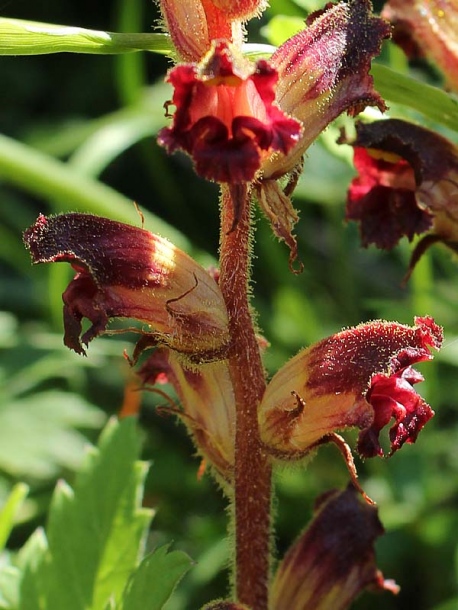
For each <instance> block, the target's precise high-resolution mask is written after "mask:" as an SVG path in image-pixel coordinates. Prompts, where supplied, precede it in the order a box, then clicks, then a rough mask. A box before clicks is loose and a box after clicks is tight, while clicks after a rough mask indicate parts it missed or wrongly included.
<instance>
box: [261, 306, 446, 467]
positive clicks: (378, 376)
mask: <svg viewBox="0 0 458 610" xmlns="http://www.w3.org/2000/svg"><path fill="white" fill-rule="evenodd" d="M441 342H442V329H441V328H440V327H438V326H437V325H436V324H435V323H434V321H433V320H432V318H428V317H425V318H416V319H415V326H413V327H410V326H405V325H402V324H398V323H397V322H383V321H375V322H369V323H366V324H360V325H359V326H356V327H355V328H350V329H347V330H344V331H342V332H340V333H337V334H336V335H333V336H331V337H328V338H327V339H324V340H323V341H320V342H319V343H316V344H314V345H312V346H311V347H309V348H308V349H306V350H303V351H301V352H299V354H298V355H297V356H295V357H294V358H293V359H292V360H290V361H289V362H288V363H287V364H285V365H284V366H283V367H282V368H281V369H280V370H279V371H278V372H277V374H276V375H274V377H273V378H272V380H271V382H270V383H269V385H268V386H267V389H266V392H265V395H264V397H263V399H262V402H261V405H260V408H259V422H260V433H261V438H262V440H263V441H264V443H265V445H266V447H267V448H268V449H269V450H270V451H271V452H272V453H273V454H274V455H276V456H278V457H280V458H281V457H285V458H287V459H288V458H289V457H291V458H294V457H295V456H301V455H304V454H305V453H307V452H308V451H310V450H311V449H312V448H313V447H315V446H317V444H319V443H320V440H321V439H323V438H324V437H326V435H328V434H330V433H333V432H336V431H338V430H342V429H344V428H348V427H358V428H360V429H361V433H360V437H359V443H358V451H359V453H360V454H361V455H362V456H365V457H371V456H374V455H383V450H382V448H381V446H380V443H379V440H378V436H379V432H380V430H381V429H382V428H383V427H384V426H385V425H387V424H388V423H389V422H390V421H391V419H392V418H394V424H393V425H392V427H391V429H390V438H391V450H390V453H394V452H395V451H396V450H397V449H399V448H400V447H401V446H402V445H403V444H404V443H405V442H407V443H413V442H414V441H415V440H416V438H417V435H418V433H419V431H420V430H421V429H422V428H423V426H424V424H425V423H426V421H428V419H430V418H431V417H432V416H433V411H432V410H431V408H430V407H429V405H427V404H426V403H425V402H424V401H423V399H422V398H420V396H418V394H417V393H416V392H415V391H414V389H413V387H412V386H413V384H415V383H417V382H419V381H421V380H422V379H423V378H422V377H421V375H420V374H419V373H416V372H415V371H413V370H412V369H411V365H413V364H415V363H417V362H422V361H424V360H430V359H431V358H432V355H431V353H430V351H429V348H430V347H434V348H436V349H439V348H440V346H441Z"/></svg>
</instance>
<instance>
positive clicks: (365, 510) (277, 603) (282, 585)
mask: <svg viewBox="0 0 458 610" xmlns="http://www.w3.org/2000/svg"><path fill="white" fill-rule="evenodd" d="M383 533H384V530H383V527H382V524H381V523H380V521H379V518H378V516H377V509H376V508H375V507H374V506H368V504H367V503H365V502H364V501H362V499H361V497H360V496H359V494H358V492H356V491H355V489H354V488H352V487H351V486H350V487H349V488H348V489H347V490H346V491H337V490H334V491H331V492H328V493H326V494H323V495H322V496H321V497H320V498H318V500H317V502H316V506H315V516H314V518H313V520H312V522H311V523H310V525H309V526H308V528H307V529H306V530H305V532H304V533H303V534H302V535H301V536H300V537H299V539H298V540H297V541H296V542H295V543H294V544H293V545H292V546H291V548H290V549H289V550H288V552H287V553H286V556H285V557H284V559H283V560H282V561H281V562H280V565H279V566H278V569H277V572H276V574H275V577H274V580H273V583H272V588H271V591H272V598H271V607H272V610H284V609H286V608H287V609H288V610H304V608H310V609H312V608H313V610H344V609H345V608H348V607H349V605H350V604H351V603H352V602H353V601H354V600H355V599H356V597H357V596H358V595H359V594H360V593H361V592H362V591H363V590H364V589H366V588H371V589H375V590H386V591H391V592H392V593H397V592H398V591H399V587H398V586H397V585H396V583H394V581H392V580H385V579H384V578H383V574H382V573H381V572H380V571H379V570H378V569H377V566H376V564H375V552H374V543H375V540H376V539H377V538H378V537H379V536H381V535H382V534H383Z"/></svg>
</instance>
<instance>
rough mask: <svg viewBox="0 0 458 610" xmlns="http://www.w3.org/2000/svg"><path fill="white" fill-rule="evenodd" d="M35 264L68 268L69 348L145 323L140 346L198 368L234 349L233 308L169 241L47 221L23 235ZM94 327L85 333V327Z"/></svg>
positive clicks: (77, 220)
mask: <svg viewBox="0 0 458 610" xmlns="http://www.w3.org/2000/svg"><path fill="white" fill-rule="evenodd" d="M24 241H25V244H26V246H27V248H28V249H29V250H30V253H31V255H32V260H33V262H34V263H51V262H68V263H70V264H71V265H72V267H73V268H74V269H75V271H76V275H75V277H74V279H73V280H72V281H71V282H70V284H69V286H68V288H67V290H66V291H65V292H64V294H63V301H64V325H65V336H64V342H65V345H67V346H68V347H70V348H71V349H73V350H75V351H76V352H78V353H84V349H83V345H82V344H86V345H87V344H88V343H89V342H90V341H91V340H92V339H93V338H94V337H96V336H98V335H100V334H101V333H103V332H105V331H106V329H107V325H108V323H109V321H110V320H111V319H113V318H131V319H134V320H137V321H139V322H142V323H144V325H145V327H143V328H142V329H139V332H140V330H141V333H142V339H140V342H139V344H140V345H141V346H146V345H147V344H148V343H149V344H153V343H162V344H166V345H168V346H169V347H171V348H173V349H174V350H177V351H179V352H181V353H183V354H187V355H188V356H189V357H191V358H193V359H195V360H197V361H199V360H207V359H208V360H214V359H218V358H220V357H221V356H222V354H223V353H224V352H225V349H226V346H227V344H228V341H229V331H228V320H227V312H226V306H225V304H224V300H223V297H222V294H221V291H220V289H219V287H218V285H217V283H216V282H215V281H214V279H213V278H212V277H211V276H210V275H209V274H208V273H207V272H206V271H205V270H204V269H203V268H202V267H201V266H200V265H198V264H197V263H196V262H195V261H193V260H192V259H191V258H190V257H189V256H188V255H187V254H185V253H184V252H182V251H181V250H179V249H178V248H176V247H175V246H174V245H173V244H171V243H170V242H169V241H167V240H166V239H163V238H162V237H159V236H158V235H154V234H153V233H150V232H149V231H145V230H144V229H139V228H137V227H133V226H129V225H125V224H122V223H120V222H115V221H113V220H108V219H107V218H100V217H98V216H92V215H89V214H62V215H60V216H54V217H49V218H46V217H45V216H42V215H41V216H40V217H39V218H38V220H37V221H36V223H35V224H34V225H33V226H32V227H30V228H29V229H27V231H26V232H25V233H24ZM83 318H87V319H88V320H89V321H90V322H91V326H90V328H89V329H88V330H86V331H85V332H84V333H83V335H82V336H81V333H82V320H83Z"/></svg>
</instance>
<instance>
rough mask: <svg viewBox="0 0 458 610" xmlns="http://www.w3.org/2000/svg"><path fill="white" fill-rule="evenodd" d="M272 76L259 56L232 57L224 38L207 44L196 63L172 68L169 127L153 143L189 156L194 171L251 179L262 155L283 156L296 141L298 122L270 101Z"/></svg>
mask: <svg viewBox="0 0 458 610" xmlns="http://www.w3.org/2000/svg"><path fill="white" fill-rule="evenodd" d="M277 79H278V75H277V73H276V71H275V70H274V69H272V68H271V67H270V66H269V64H268V63H267V62H266V61H264V60H260V61H258V62H257V63H256V64H251V63H249V62H247V61H246V60H244V59H243V58H241V57H238V58H236V57H235V55H234V48H233V47H231V46H230V45H229V44H228V43H227V42H226V41H224V40H219V41H216V42H214V43H213V46H212V49H211V51H210V52H209V53H208V55H207V56H206V57H205V58H204V59H203V60H202V62H201V63H200V64H199V65H195V64H184V65H178V66H177V67H176V68H173V69H172V70H171V71H170V73H169V75H168V81H169V82H170V83H171V84H172V85H173V87H174V95H173V104H174V105H175V106H176V111H175V114H174V120H173V126H172V127H167V128H165V129H163V130H162V131H161V132H160V134H159V138H158V141H159V143H160V144H162V145H163V146H165V147H166V148H167V151H168V152H173V151H174V150H177V149H178V148H180V149H182V150H184V151H185V152H187V153H188V154H189V155H190V156H191V157H192V158H193V160H194V163H195V169H196V171H197V173H198V174H200V175H201V176H203V177H204V178H207V179H208V180H215V181H216V182H229V183H232V184H236V183H241V182H251V180H253V178H254V176H255V174H256V172H257V170H258V169H259V167H260V165H261V160H262V157H263V155H264V156H265V155H266V154H267V153H272V152H273V151H280V152H282V153H284V154H286V153H287V152H288V150H290V148H291V147H292V146H293V145H294V144H295V143H296V142H297V141H298V139H299V134H300V132H301V127H300V124H299V123H298V122H297V121H295V120H293V119H291V118H289V117H287V116H286V115H285V114H284V113H283V112H282V111H281V110H280V109H279V108H278V107H277V106H275V105H274V99H275V85H276V82H277Z"/></svg>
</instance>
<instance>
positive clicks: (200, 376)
mask: <svg viewBox="0 0 458 610" xmlns="http://www.w3.org/2000/svg"><path fill="white" fill-rule="evenodd" d="M138 375H139V377H140V380H141V382H142V386H143V387H145V388H148V387H150V386H154V385H155V384H156V383H158V382H160V383H165V382H167V383H170V384H171V385H172V387H173V388H174V390H175V392H176V394H177V396H178V398H179V401H180V402H179V405H180V409H179V410H175V411H174V412H175V414H176V415H178V416H179V417H180V418H181V419H182V421H183V423H184V424H185V425H186V427H187V428H188V430H189V432H190V433H191V436H192V437H193V439H194V442H195V445H196V447H197V449H198V452H199V454H200V455H201V456H202V457H203V458H204V460H205V461H206V462H207V463H208V464H209V465H211V466H212V467H213V468H214V469H215V470H216V473H217V474H218V475H219V478H220V480H222V482H226V483H231V482H232V480H233V474H234V473H233V469H234V445H235V399H234V391H233V389H232V382H231V378H230V374H229V369H228V366H227V362H226V361H222V362H212V363H205V364H202V365H200V366H199V367H196V366H193V367H189V366H187V365H186V363H185V362H183V359H182V358H181V359H180V358H178V357H177V356H176V355H175V354H174V353H173V352H172V351H171V350H169V349H167V348H158V349H156V350H155V351H154V352H153V353H152V355H151V356H149V357H148V358H147V359H146V361H145V362H144V363H143V364H142V366H141V367H140V369H139V371H138Z"/></svg>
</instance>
